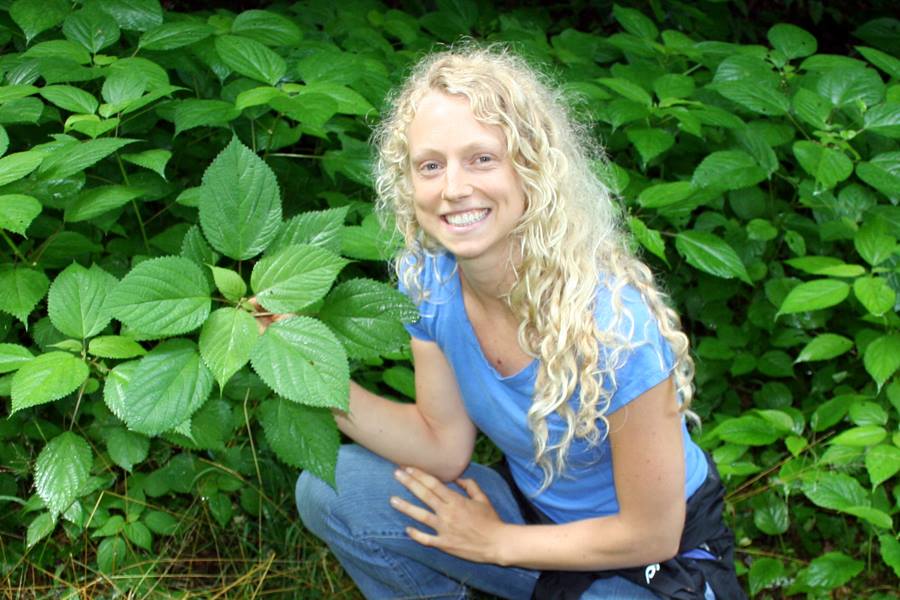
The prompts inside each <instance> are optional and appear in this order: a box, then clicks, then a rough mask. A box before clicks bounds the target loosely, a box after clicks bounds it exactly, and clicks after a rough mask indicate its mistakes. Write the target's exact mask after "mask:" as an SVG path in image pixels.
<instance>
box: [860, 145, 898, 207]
mask: <svg viewBox="0 0 900 600" xmlns="http://www.w3.org/2000/svg"><path fill="white" fill-rule="evenodd" d="M856 175H857V176H858V177H859V178H860V179H862V180H863V181H865V182H866V183H868V184H869V185H871V186H872V187H873V188H875V189H876V190H878V191H879V192H881V193H882V194H884V195H885V196H887V197H888V198H900V151H896V152H885V153H883V154H879V155H877V156H874V157H872V159H871V160H869V161H868V162H866V161H860V162H858V163H856Z"/></svg>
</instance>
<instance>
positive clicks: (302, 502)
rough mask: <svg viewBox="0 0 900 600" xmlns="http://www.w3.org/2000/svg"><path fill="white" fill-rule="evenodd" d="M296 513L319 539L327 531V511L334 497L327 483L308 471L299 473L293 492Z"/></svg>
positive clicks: (334, 494) (333, 492)
mask: <svg viewBox="0 0 900 600" xmlns="http://www.w3.org/2000/svg"><path fill="white" fill-rule="evenodd" d="M294 492H295V496H294V497H295V500H296V503H297V512H299V513H300V520H301V521H302V522H303V525H304V526H305V527H306V528H307V529H309V530H310V531H312V532H313V533H315V534H316V535H317V536H319V537H323V536H324V534H325V532H326V531H327V529H328V524H327V523H328V517H329V510H330V507H331V505H332V504H333V501H334V498H335V497H336V495H337V494H336V493H335V491H334V490H333V489H332V488H331V486H329V485H328V484H327V483H325V482H324V481H322V480H321V479H319V478H318V477H316V476H315V475H313V474H311V473H310V472H309V471H303V472H302V473H300V477H298V478H297V485H296V488H295V490H294Z"/></svg>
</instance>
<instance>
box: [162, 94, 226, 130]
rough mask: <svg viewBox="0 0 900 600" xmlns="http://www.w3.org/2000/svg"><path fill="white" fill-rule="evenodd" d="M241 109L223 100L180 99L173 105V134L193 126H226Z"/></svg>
mask: <svg viewBox="0 0 900 600" xmlns="http://www.w3.org/2000/svg"><path fill="white" fill-rule="evenodd" d="M239 116H241V111H239V110H238V109H237V108H235V107H234V105H233V104H231V103H230V102H225V101H223V100H198V99H195V98H188V99H187V100H181V101H180V102H178V105H177V106H176V107H175V115H174V118H175V135H178V134H180V133H183V132H185V131H187V130H188V129H193V128H194V127H227V126H228V123H230V122H231V121H233V120H235V119H237V118H238V117H239Z"/></svg>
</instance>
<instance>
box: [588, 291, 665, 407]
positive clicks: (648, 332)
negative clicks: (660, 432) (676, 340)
mask: <svg viewBox="0 0 900 600" xmlns="http://www.w3.org/2000/svg"><path fill="white" fill-rule="evenodd" d="M600 288H601V289H600V291H599V292H598V303H597V311H596V313H595V316H596V318H597V325H598V327H599V328H601V329H607V328H608V327H609V325H610V323H611V322H612V319H613V312H612V296H611V293H610V291H609V290H608V289H607V288H606V286H600ZM621 302H622V306H623V308H625V310H626V312H625V313H624V314H623V315H622V317H621V318H620V320H619V322H618V323H617V326H616V330H617V331H618V332H619V334H620V335H622V336H623V337H625V338H626V339H627V340H628V341H629V346H630V348H626V349H623V350H622V353H621V355H620V356H619V357H618V360H617V361H616V364H617V366H616V368H615V369H614V371H615V390H614V393H613V397H612V401H611V403H610V407H609V413H612V412H615V411H616V410H618V409H620V408H622V407H623V406H625V405H626V404H628V403H629V402H631V401H632V400H634V399H635V398H637V397H638V396H640V395H641V394H643V393H644V392H646V391H647V390H649V389H650V388H652V387H654V386H656V385H658V384H660V383H662V382H663V381H665V379H666V378H667V377H669V375H671V373H672V370H673V369H674V367H675V355H674V353H673V352H672V349H671V347H670V346H669V343H668V341H667V340H666V339H665V338H664V337H663V336H662V334H661V333H660V331H659V324H658V322H657V320H656V317H655V316H654V315H653V313H652V312H650V308H649V307H648V306H647V303H646V302H644V300H643V298H642V297H641V295H640V293H639V292H638V291H637V290H636V289H635V288H633V287H632V286H625V287H624V288H623V289H622V293H621ZM605 354H606V355H607V356H609V353H608V352H606V353H605Z"/></svg>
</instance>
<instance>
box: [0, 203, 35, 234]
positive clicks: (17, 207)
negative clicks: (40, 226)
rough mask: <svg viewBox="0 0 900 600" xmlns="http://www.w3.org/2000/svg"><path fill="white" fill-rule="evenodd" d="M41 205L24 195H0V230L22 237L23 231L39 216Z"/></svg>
mask: <svg viewBox="0 0 900 600" xmlns="http://www.w3.org/2000/svg"><path fill="white" fill-rule="evenodd" d="M42 208H43V207H42V206H41V203H40V202H38V201H37V200H35V199H34V198H32V197H31V196H26V195H24V194H4V195H0V229H5V230H7V231H12V232H14V233H18V234H19V235H22V236H24V235H25V230H27V229H28V226H29V225H31V222H32V221H34V218H35V217H36V216H38V215H39V214H41V210H42Z"/></svg>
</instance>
